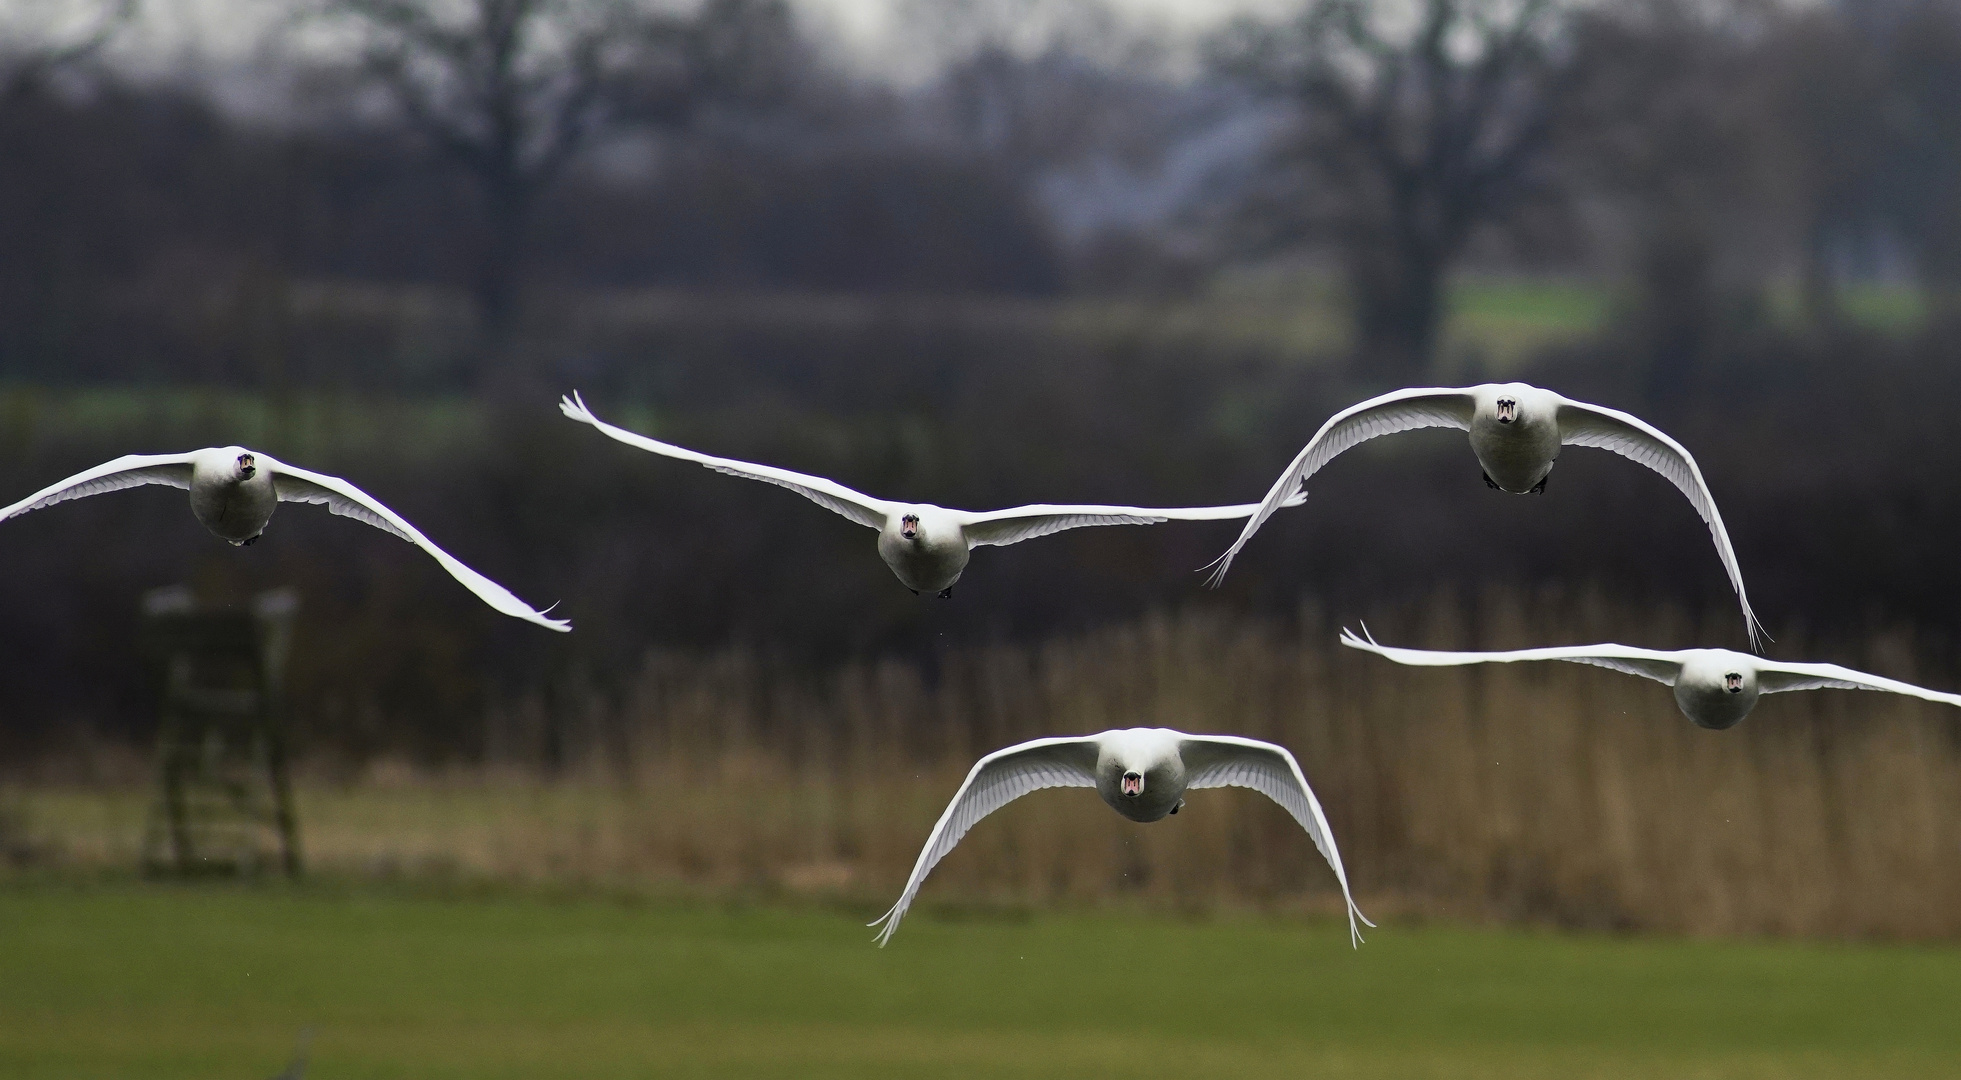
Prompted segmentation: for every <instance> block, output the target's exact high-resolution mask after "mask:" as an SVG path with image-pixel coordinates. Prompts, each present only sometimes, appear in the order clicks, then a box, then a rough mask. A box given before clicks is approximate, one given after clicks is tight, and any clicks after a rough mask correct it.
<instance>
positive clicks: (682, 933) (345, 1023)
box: [0, 883, 1961, 1080]
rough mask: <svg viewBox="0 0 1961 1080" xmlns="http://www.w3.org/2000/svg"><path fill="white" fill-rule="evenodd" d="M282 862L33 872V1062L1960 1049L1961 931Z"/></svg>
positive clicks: (19, 921) (19, 979)
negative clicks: (1000, 902)
mask: <svg viewBox="0 0 1961 1080" xmlns="http://www.w3.org/2000/svg"><path fill="white" fill-rule="evenodd" d="M862 921H863V920H862V918H861V917H860V913H855V912H854V913H843V912H837V911H831V910H825V909H821V908H808V907H806V908H778V909H771V908H752V907H739V906H738V907H710V906H687V905H680V904H673V903H665V904H663V903H648V902H639V903H629V902H624V901H609V900H606V899H598V898H590V897H588V898H580V899H560V900H553V899H550V898H547V897H541V896H537V895H527V894H516V893H508V892H506V893H491V894H486V895H479V896H460V895H449V896H444V895H435V894H416V893H403V892H389V891H375V890H353V891H341V890H338V889H336V888H335V887H333V886H330V885H315V886H310V887H307V888H302V889H297V890H293V889H285V888H277V887H262V888H261V887H249V886H213V887H197V888H193V887H180V886H162V885H139V884H133V883H123V884H91V885H78V884H27V885H20V884H16V885H13V886H9V887H8V888H7V890H6V891H4V892H0V1076H6V1077H30V1076H31V1077H199V1078H220V1077H267V1076H271V1075H272V1074H273V1073H275V1072H277V1071H278V1070H279V1069H280V1068H281V1067H282V1066H283V1065H284V1063H285V1060H286V1058H287V1057H288V1055H289V1054H290V1052H291V1048H292V1046H293V1044H294V1040H295V1037H296V1033H298V1032H299V1031H301V1030H302V1029H309V1028H310V1029H312V1030H313V1032H314V1033H315V1037H314V1043H313V1061H312V1067H311V1069H310V1070H309V1072H308V1076H309V1077H312V1078H315V1080H338V1078H346V1077H398V1076H399V1077H409V1076H414V1077H486V1078H488V1077H527V1078H548V1077H599V1076H605V1077H633V1076H647V1077H655V1076H658V1077H749V1076H754V1077H812V1078H817V1077H854V1078H856V1077H878V1076H898V1075H904V1076H916V1077H963V1078H973V1077H1045V1076H1081V1075H1088V1074H1096V1073H1104V1074H1108V1075H1113V1076H1120V1077H1125V1078H1154V1077H1167V1078H1169V1077H1180V1078H1183V1077H1191V1076H1203V1077H1241V1076H1245V1077H1269V1076H1271V1077H1280V1076H1286V1077H1298V1076H1317V1077H1399V1078H1412V1077H1414V1078H1423V1077H1507V1078H1532V1077H1561V1078H1587V1077H1597V1078H1603V1080H1604V1078H1611V1077H1671V1078H1679V1077H1698V1078H1700V1077H1707V1078H1716V1077H1750V1078H1757V1077H1762V1078H1771V1077H1833V1078H1856V1077H1889V1078H1897V1077H1935V1076H1941V1077H1948V1076H1953V1075H1954V1074H1955V1071H1956V1068H1957V1066H1961V1024H1955V1023H1954V1022H1953V1020H1954V1015H1953V1003H1954V1001H1955V1000H1956V999H1957V997H1961V949H1956V948H1954V947H1952V946H1943V947H1940V948H1925V947H1916V948H1906V947H1885V946H1863V945H1861V946H1851V945H1798V944H1775V945H1772V944H1749V943H1714V942H1685V941H1666V940H1643V939H1631V938H1622V939H1617V938H1600V937H1568V936H1555V935H1550V934H1537V933H1523V932H1515V931H1514V932H1497V931H1475V930H1465V929H1452V928H1445V927H1440V926H1409V925H1392V926H1387V927H1384V928H1382V929H1380V930H1377V931H1376V932H1374V933H1373V934H1372V935H1371V939H1372V940H1371V941H1370V942H1369V943H1368V944H1367V945H1365V946H1363V947H1362V949H1361V950H1360V951H1354V952H1351V951H1350V950H1349V948H1348V945H1347V935H1346V934H1345V933H1344V932H1343V930H1342V929H1341V928H1340V927H1339V926H1337V925H1336V924H1334V923H1332V922H1291V921H1269V920H1258V919H1247V920H1225V921H1198V922H1181V921H1175V920H1167V919H1161V918H1158V919H1150V918H1144V917H1138V916H1123V915H1101V916H1095V917H1091V916H1087V915H1072V916H1040V917H1031V918H1025V919H1020V918H1011V917H1005V916H999V915H997V916H992V917H969V918H964V919H961V918H953V917H950V916H949V915H948V914H947V913H944V912H938V913H936V912H935V911H933V910H932V909H926V910H923V911H921V912H919V913H917V914H915V915H914V917H913V918H912V919H911V920H909V921H908V922H907V924H906V926H905V928H904V930H903V931H902V932H901V933H900V935H899V937H898V938H897V939H896V940H895V941H894V943H893V945H892V947H891V948H888V949H885V950H879V949H876V948H873V947H872V945H871V943H870V934H869V932H868V931H866V930H865V929H864V928H863V927H862V926H860V925H859V924H860V923H861V922H862Z"/></svg>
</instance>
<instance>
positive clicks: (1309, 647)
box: [507, 595, 1961, 937]
mask: <svg viewBox="0 0 1961 1080" xmlns="http://www.w3.org/2000/svg"><path fill="white" fill-rule="evenodd" d="M1404 614H1405V615H1406V616H1407V617H1406V618H1403V619H1401V620H1400V622H1402V623H1403V624H1405V625H1404V626H1403V627H1402V628H1401V630H1402V632H1401V633H1400V634H1399V635H1397V636H1396V637H1395V638H1394V639H1393V640H1396V641H1398V642H1399V643H1406V644H1417V645H1428V646H1434V647H1455V648H1464V647H1514V646H1519V645H1524V644H1533V643H1537V644H1548V643H1562V642H1579V641H1596V640H1614V639H1615V638H1616V637H1618V638H1619V639H1620V640H1624V641H1627V642H1629V643H1640V644H1655V645H1668V644H1673V643H1687V642H1691V641H1694V640H1695V639H1696V636H1697V628H1696V627H1695V626H1694V625H1692V621H1691V620H1690V619H1689V618H1687V617H1686V616H1685V615H1683V614H1682V613H1680V612H1671V611H1667V610H1663V611H1660V612H1658V613H1657V612H1653V611H1642V610H1636V609H1633V608H1628V607H1615V606H1611V605H1607V604H1605V603H1603V602H1601V601H1598V600H1589V599H1585V598H1580V599H1576V600H1569V601H1558V600H1557V599H1556V598H1555V599H1553V600H1547V599H1545V598H1539V599H1536V600H1535V599H1532V598H1519V597H1507V596H1504V595H1494V596H1492V597H1487V598H1485V599H1483V600H1482V601H1481V602H1479V603H1477V604H1475V605H1463V604H1459V603H1457V602H1455V601H1453V600H1451V599H1448V598H1443V599H1439V600H1436V601H1434V602H1431V603H1429V604H1425V605H1418V606H1415V607H1413V608H1412V609H1411V610H1410V611H1408V612H1405V613H1404ZM1722 617H1723V618H1730V615H1729V613H1723V616H1722ZM1299 623H1300V626H1301V627H1302V628H1303V629H1301V630H1299V631H1290V630H1284V629H1282V628H1280V627H1277V626H1275V625H1271V624H1266V623H1258V622H1252V623H1248V622H1244V621H1239V620H1235V619H1231V618H1228V617H1225V616H1223V615H1218V614H1207V613H1202V612H1193V613H1187V614H1183V615H1178V616H1161V617H1155V618H1150V619H1147V620H1144V621H1142V622H1139V623H1136V624H1133V625H1128V626H1121V627H1116V628H1111V629H1104V630H1099V631H1095V632H1092V633H1088V634H1084V635H1081V636H1076V637H1070V638H1065V639H1061V640H1056V641H1051V642H1049V643H1047V644H1045V645H1041V646H1039V647H1014V646H1001V647H992V648H972V649H964V650H957V651H953V652H949V653H948V654H946V655H944V656H943V657H942V658H941V659H940V662H939V664H938V667H937V670H935V671H932V672H930V673H929V672H926V671H922V670H920V669H917V668H914V667H910V666H905V665H900V664H895V663H873V664H864V665H858V666H853V667H849V668H847V669H844V670H842V671H838V672H833V673H829V674H811V673H800V672H797V671H795V670H794V669H791V668H789V667H787V666H785V665H779V664H772V663H770V662H767V661H765V660H763V659H760V658H758V657H756V656H753V655H749V654H745V653H731V654H726V655H721V656H715V657H705V658H704V657H695V656H687V655H680V654H673V653H654V654H650V655H649V656H647V657H646V659H645V662H644V664H643V666H642V667H641V669H640V671H639V672H638V674H637V676H635V677H634V678H633V679H632V680H631V686H630V690H629V691H628V692H627V693H625V694H623V695H620V696H619V697H618V698H617V699H615V700H612V701H602V700H600V699H599V698H597V697H595V698H594V699H593V700H592V701H591V702H590V703H589V705H588V706H587V708H586V711H585V713H584V714H583V715H582V716H581V717H580V718H578V722H577V723H575V724H573V725H572V726H573V727H574V728H576V729H577V730H578V731H579V732H581V733H582V734H581V735H580V736H579V737H578V738H575V739H574V740H573V742H574V743H576V744H577V745H579V746H582V747H583V748H584V750H583V754H582V755H581V756H582V758H583V760H584V761H585V762H586V763H587V767H586V768H585V770H584V775H586V776H588V777H590V778H593V781H592V782H599V783H602V786H604V787H607V788H608V789H610V790H613V791H614V792H615V793H616V794H615V796H614V797H615V798H617V799H619V800H622V802H621V805H620V808H619V810H618V816H617V818H616V819H613V820H614V823H613V824H612V825H611V826H609V827H608V828H610V829H612V830H614V832H615V833H616V835H613V836H612V838H611V839H610V840H608V841H605V842H603V843H599V844H598V846H597V847H595V848H593V849H592V851H591V853H590V858H591V860H592V861H591V864H590V865H588V866H586V867H585V870H584V872H586V873H589V874H592V875H595V876H608V877H610V876H627V877H633V876H647V875H652V876H655V877H664V878H673V879H679V880H691V881H696V882H699V883H703V884H710V885H727V884H734V883H745V882H746V883H774V884H787V885H789V886H790V887H794V888H806V887H808V888H832V889H840V890H844V891H849V892H853V893H862V894H867V895H877V896H884V895H887V894H891V893H896V891H897V889H898V887H899V885H900V884H901V882H902V881H903V880H904V877H905V875H906V872H907V871H908V870H909V868H910V866H911V864H912V861H913V859H914V858H915V857H916V855H917V852H918V847H919V845H920V843H921V842H922V841H923V840H924V837H925V834H926V832H927V830H928V829H929V828H930V826H931V824H932V821H933V819H934V818H935V817H936V816H937V814H938V813H939V811H940V809H941V808H942V806H943V805H944V802H945V800H946V799H947V798H948V797H949V796H950V795H951V794H952V793H953V791H954V789H955V788H956V786H957V785H958V783H959V781H960V778H961V776H962V775H963V774H964V772H965V771H966V769H967V768H968V767H969V765H970V764H971V763H972V761H973V760H974V758H975V757H977V756H978V755H979V754H981V753H984V752H985V751H987V750H990V749H993V748H996V747H999V746H1003V745H1006V744H1009V743H1012V742H1015V741H1018V740H1021V739H1026V738H1032V737H1035V736H1038V735H1048V734H1065V733H1082V732H1093V731H1098V730H1101V729H1104V728H1109V727H1122V726H1132V725H1144V726H1155V725H1163V726H1170V727H1179V728H1183V729H1186V730H1192V731H1215V732H1230V733H1237V734H1244V735H1251V736H1256V737H1261V738H1268V739H1273V740H1276V741H1278V742H1281V743H1284V744H1285V745H1287V746H1289V747H1290V748H1292V749H1293V750H1294V752H1295V753H1296V754H1297V755H1298V756H1299V758H1300V760H1301V762H1302V765H1303V767H1304V768H1305V769H1306V771H1307V773H1308V776H1309V778H1310V780H1311V781H1312V782H1313V783H1314V785H1315V787H1316V789H1317V790H1318V792H1319V793H1320V796H1321V799H1322V801H1323V803H1324V805H1325V806H1326V807H1327V810H1328V814H1329V817H1330V819H1331V820H1332V822H1333V824H1334V828H1335V832H1336V835H1337V838H1338V840H1339V842H1340V844H1341V846H1342V850H1343V854H1344V856H1345V858H1346V861H1347V865H1348V870H1349V873H1350V875H1351V878H1352V880H1353V881H1354V882H1355V883H1356V885H1357V888H1358V892H1359V896H1360V898H1361V900H1362V901H1363V903H1364V905H1365V908H1371V909H1374V910H1377V911H1390V912H1393V911H1395V910H1406V911H1413V912H1436V913H1449V914H1454V915H1460V916H1472V917H1497V918H1505V919H1524V920H1551V921H1557V922H1561V923H1568V924H1579V925H1592V926H1611V927H1644V928H1654V929H1660V930H1667V931H1676V932H1687V933H1695V934H1736V933H1746V934H1750V933H1765V934H1793V935H1878V936H1902V937H1909V936H1910V937H1929V936H1951V935H1954V934H1956V933H1961V739H1957V737H1956V733H1957V731H1961V716H1956V715H1954V714H1952V713H1950V712H1948V711H1946V710H1943V709H1942V708H1941V707H1939V706H1934V705H1928V704H1923V703H1920V702H1918V701H1914V700H1910V699H1905V698H1898V697H1894V696H1891V695H1881V694H1861V693H1852V692H1833V691H1827V692H1816V693H1806V694H1792V695H1780V696H1777V697H1773V698H1768V699H1765V701H1764V702H1763V703H1762V704H1761V705H1760V706H1759V708H1758V710H1757V712H1756V713H1755V714H1753V715H1752V716H1751V717H1750V718H1749V719H1748V720H1747V721H1745V723H1744V724H1743V725H1742V726H1740V727H1738V728H1736V729H1733V730H1731V731H1727V732H1710V731H1703V730H1700V729H1697V728H1694V727H1692V726H1691V725H1689V724H1688V722H1687V721H1686V720H1684V719H1683V717H1682V716H1681V715H1680V714H1679V713H1678V712H1677V711H1676V709H1675V706H1674V702H1673V700H1672V699H1671V697H1670V695H1669V693H1668V691H1667V690H1666V688H1664V687H1662V686H1659V685H1657V684H1654V683H1652V682H1648V681H1645V680H1640V679H1635V678H1631V677H1628V676H1625V675H1620V674H1617V673H1613V672H1606V671H1601V670H1599V669H1594V668H1588V667H1582V666H1579V665H1570V664H1560V663H1549V664H1537V665H1512V666H1500V665H1492V666H1485V667H1467V668H1446V669H1410V668H1402V667H1398V666H1396V665H1393V664H1390V663H1389V662H1387V661H1384V660H1381V659H1379V658H1376V657H1373V656H1367V655H1363V654H1359V653H1355V652H1352V651H1350V650H1346V649H1342V648H1340V647H1339V646H1337V645H1336V644H1335V638H1334V630H1335V628H1334V627H1332V626H1330V625H1327V624H1326V622H1325V620H1324V619H1322V618H1321V617H1320V616H1319V615H1318V614H1317V613H1316V612H1314V611H1312V610H1307V611H1304V612H1303V613H1302V616H1301V618H1300V620H1299ZM1473 623H1475V626H1473V625H1472V624H1473ZM1605 627H1613V628H1615V632H1614V633H1613V634H1609V633H1607V632H1606V631H1605V630H1604V628H1605ZM1779 651H1780V653H1782V654H1785V655H1793V656H1796V655H1803V654H1804V648H1803V646H1802V643H1798V642H1785V643H1783V644H1782V645H1781V646H1780V647H1779ZM1867 652H1868V655H1865V656H1845V655H1836V656H1833V657H1831V658H1833V659H1841V660H1845V661H1848V662H1852V663H1868V664H1871V665H1874V666H1877V667H1879V668H1881V669H1883V670H1885V671H1886V673H1888V674H1892V675H1895V676H1900V677H1907V678H1912V677H1913V676H1914V674H1915V672H1914V671H1912V670H1911V661H1910V660H1909V659H1908V657H1909V655H1910V650H1908V649H1905V648H1904V647H1901V646H1900V643H1899V642H1898V641H1891V642H1889V641H1888V640H1886V639H1881V640H1880V641H1879V642H1878V644H1877V646H1875V647H1873V648H1869V649H1868V650H1867ZM563 719H564V718H561V720H563ZM507 741H508V740H507ZM539 839H540V842H541V843H544V844H546V845H547V846H550V847H552V848H554V849H555V850H558V851H559V852H560V855H561V856H562V855H563V850H564V844H563V843H562V836H561V837H560V839H559V840H558V841H554V840H552V839H551V834H549V833H546V834H541V836H540V838H539ZM926 897H927V898H928V901H929V902H930V901H933V900H941V901H945V900H951V899H956V898H984V899H987V900H1003V899H1019V900H1026V901H1056V900H1075V901H1082V900H1090V899H1099V898H1112V897H1118V898H1120V897H1138V898H1142V899H1146V900H1149V901H1152V902H1157V903H1165V904H1173V905H1182V906H1199V905H1212V904H1217V903H1237V904H1259V905H1308V906H1325V907H1328V908H1329V909H1331V910H1332V909H1333V906H1334V899H1333V893H1332V878H1331V875H1329V873H1328V872H1327V870H1326V869H1325V868H1324V867H1323V866H1322V865H1321V862H1320V859H1319V857H1318V856H1317V855H1316V854H1315V853H1314V851H1313V849H1312V847H1311V846H1310V845H1309V844H1308V842H1307V840H1306V838H1305V837H1304V836H1302V835H1301V834H1300V833H1299V831H1298V829H1297V828H1296V827H1295V826H1294V825H1293V823H1292V822H1291V821H1290V820H1289V819H1288V818H1287V817H1286V815H1285V814H1284V813H1282V812H1281V811H1280V810H1279V808H1278V807H1275V806H1273V805H1271V804H1269V803H1266V802H1265V801H1264V800H1262V799H1260V798H1259V797H1257V796H1254V795H1251V794H1249V793H1243V792H1236V791H1224V792H1201V793H1198V794H1197V795H1196V796H1195V797H1194V798H1193V799H1192V800H1191V802H1190V806H1189V808H1188V810H1187V812H1186V813H1184V814H1181V815H1180V816H1179V817H1177V818H1175V819H1169V820H1167V821H1166V822H1163V823H1160V824H1157V825H1152V826H1148V827H1144V826H1137V825H1133V824H1131V823H1129V822H1126V821H1123V820H1121V819H1119V818H1118V817H1116V815H1114V814H1111V813H1110V812H1109V811H1108V810H1107V809H1105V808H1104V807H1102V806H1100V805H1099V804H1098V802H1097V800H1096V799H1095V798H1094V797H1093V796H1091V795H1090V794H1089V793H1087V792H1073V791H1058V792H1043V793H1038V794H1036V795H1033V796H1030V797H1029V798H1026V799H1024V800H1022V801H1021V802H1020V803H1017V804H1015V805H1013V806H1010V807H1009V808H1007V809H1006V810H1004V811H1002V812H1001V813H999V814H997V815H996V816H995V817H994V818H992V819H990V820H988V821H987V822H985V823H983V824H982V825H981V826H980V827H979V828H977V829H975V830H974V832H973V833H972V834H971V835H970V836H969V838H968V839H967V840H966V841H965V842H964V843H962V845H961V846H960V847H959V848H958V849H957V850H956V851H955V852H954V854H953V855H952V856H951V857H949V858H948V859H947V861H946V862H945V863H944V864H942V866H941V868H940V869H939V870H938V871H937V872H936V873H935V874H934V876H933V879H932V881H931V882H930V883H929V885H928V887H927V890H926Z"/></svg>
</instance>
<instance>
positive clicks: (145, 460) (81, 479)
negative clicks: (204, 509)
mask: <svg viewBox="0 0 1961 1080" xmlns="http://www.w3.org/2000/svg"><path fill="white" fill-rule="evenodd" d="M192 456H193V455H191V454H124V455H123V456H122V457H119V458H117V459H116V460H114V461H108V462H104V463H102V464H100V465H97V466H96V467H95V468H93V469H89V470H88V471H86V472H78V473H76V474H75V475H73V476H71V477H69V478H68V479H66V480H63V481H62V482H61V483H59V484H53V485H50V486H48V487H44V488H42V489H41V490H39V491H37V492H35V493H34V494H32V495H29V496H28V497H27V498H25V499H22V500H21V501H19V502H17V503H15V504H13V505H12V506H9V507H7V508H6V509H5V510H0V521H5V520H7V519H8V518H10V517H19V516H20V515H22V514H25V513H27V512H28V511H29V510H39V509H41V508H42V507H44V506H53V505H54V504H56V503H58V502H67V501H68V500H70V499H83V498H87V497H88V496H90V495H100V494H102V493H103V492H105V491H121V490H122V489H123V488H131V487H141V486H142V485H144V484H165V485H168V486H170V487H174V488H184V489H187V490H188V489H189V488H190V486H191V458H192Z"/></svg>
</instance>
